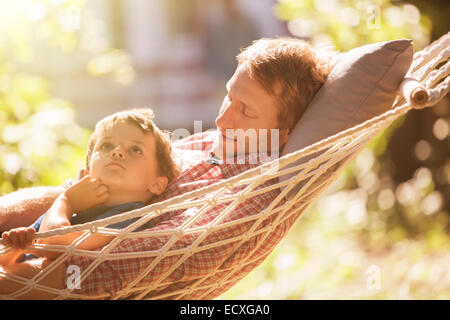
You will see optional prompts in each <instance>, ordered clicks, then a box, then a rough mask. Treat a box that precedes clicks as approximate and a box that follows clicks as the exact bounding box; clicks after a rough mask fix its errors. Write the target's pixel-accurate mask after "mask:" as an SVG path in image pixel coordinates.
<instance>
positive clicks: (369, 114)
mask: <svg viewBox="0 0 450 320" xmlns="http://www.w3.org/2000/svg"><path fill="white" fill-rule="evenodd" d="M412 57H413V47H412V41H411V40H406V39H402V40H393V41H386V42H379V43H374V44H369V45H365V46H361V47H358V48H355V49H352V50H350V51H348V52H346V53H343V54H341V55H339V56H338V58H337V61H336V63H335V64H334V66H333V69H332V71H331V73H330V74H329V76H328V79H327V81H326V82H325V83H324V84H323V86H322V88H321V89H320V90H319V91H318V92H317V94H316V96H315V97H314V99H313V101H312V102H311V104H310V105H309V106H308V108H307V110H306V112H305V113H304V115H303V116H302V118H301V119H300V120H299V122H298V123H297V125H296V126H295V128H294V129H293V130H292V132H291V134H290V136H289V140H288V142H287V143H286V145H285V147H284V148H283V151H282V153H281V155H282V156H284V155H286V154H289V153H291V152H294V151H297V150H300V149H302V148H304V147H306V146H308V145H311V144H313V143H316V142H318V141H320V140H322V139H324V138H327V137H330V136H332V135H334V134H336V133H339V132H341V131H343V130H345V129H348V128H351V127H353V126H355V125H357V124H360V123H362V122H364V121H366V120H369V119H371V118H373V117H374V116H377V115H380V114H382V113H384V112H385V111H387V110H389V109H390V107H391V106H392V104H393V102H394V100H395V97H396V95H397V93H398V90H399V86H400V83H401V81H402V80H403V78H404V77H405V75H406V73H407V71H408V69H409V67H410V65H411V62H412ZM307 160H308V159H301V160H299V161H297V163H294V164H293V165H298V164H300V163H302V162H305V161H307ZM291 166H292V165H291ZM337 169H338V168H336V166H335V167H334V170H337ZM295 174H297V172H294V173H292V174H288V175H283V176H281V177H280V180H281V181H286V180H287V179H290V178H291V177H292V176H293V175H295ZM297 189H298V188H297Z"/></svg>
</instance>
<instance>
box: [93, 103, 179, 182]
mask: <svg viewBox="0 0 450 320" xmlns="http://www.w3.org/2000/svg"><path fill="white" fill-rule="evenodd" d="M153 117H154V115H153V111H152V110H151V109H149V108H138V109H131V110H125V111H119V112H116V113H114V114H112V115H109V116H107V117H105V118H103V119H102V120H100V121H99V122H97V124H96V125H95V129H94V133H93V134H92V135H91V137H90V139H89V142H88V148H87V153H86V168H87V169H88V170H89V162H90V159H91V155H92V152H93V150H94V147H95V144H96V143H97V140H98V138H99V136H100V135H101V134H103V132H105V131H106V130H108V129H110V128H112V127H114V126H116V125H118V124H121V123H124V122H128V123H131V124H133V125H135V126H137V127H138V128H139V129H141V130H142V132H144V133H151V134H152V135H153V137H154V138H155V149H156V160H157V162H158V163H157V165H158V174H160V175H162V176H166V177H167V178H168V180H169V182H170V181H172V180H173V179H174V178H176V176H177V175H178V167H177V165H176V164H175V162H174V160H173V158H172V147H171V144H170V134H169V133H168V132H166V131H163V130H161V129H159V128H158V127H157V126H156V125H155V124H154V123H153Z"/></svg>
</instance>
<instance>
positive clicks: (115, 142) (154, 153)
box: [0, 109, 178, 265]
mask: <svg viewBox="0 0 450 320" xmlns="http://www.w3.org/2000/svg"><path fill="white" fill-rule="evenodd" d="M152 118H153V112H152V111H151V110H150V109H134V110H129V111H122V112H117V113H115V114H113V115H110V116H108V117H106V118H104V119H103V120H101V121H99V122H98V123H97V125H96V127H95V130H94V133H93V134H92V136H91V138H90V140H89V143H88V150H87V155H86V168H87V170H86V172H85V176H84V177H83V178H82V179H81V180H78V181H76V182H75V183H73V184H71V185H70V186H68V187H67V189H66V190H65V192H63V193H62V194H61V195H60V196H59V197H58V198H57V199H56V201H55V202H54V203H53V205H52V206H51V208H50V209H49V210H48V211H47V212H46V213H45V214H44V215H43V216H41V217H40V218H39V219H38V220H37V221H36V222H35V223H34V224H33V225H32V226H30V227H22V228H15V229H12V230H9V231H7V232H4V233H3V234H2V238H3V239H4V241H5V243H6V244H7V245H9V246H11V247H13V248H14V250H12V251H9V252H7V253H5V254H3V255H1V256H0V265H9V264H14V263H16V262H18V261H20V260H23V259H30V258H33V257H35V256H33V255H28V254H26V255H24V253H25V250H26V249H27V248H28V247H29V246H30V245H31V243H32V239H33V236H34V234H35V233H36V231H47V230H52V229H55V228H59V227H63V226H70V225H73V224H80V223H85V222H89V221H93V220H98V219H103V218H107V217H110V216H113V215H116V214H120V213H122V212H126V211H129V210H133V209H136V208H139V207H142V206H144V205H145V204H146V203H148V202H149V201H151V200H152V198H153V197H154V196H157V195H160V194H161V193H162V192H163V191H164V190H165V189H166V187H167V184H168V183H169V182H170V181H171V180H172V179H174V178H175V177H176V175H177V173H178V169H177V166H176V165H175V163H174V161H173V159H172V157H171V147H170V141H169V140H168V139H167V138H166V137H165V135H164V133H163V132H162V131H161V130H160V129H158V128H157V127H156V126H155V125H154V123H153V121H152ZM135 220H136V219H130V220H127V221H123V222H120V223H116V224H113V225H109V226H107V227H109V228H115V229H121V228H124V227H126V226H127V225H129V224H131V223H132V222H134V221H135ZM148 227H149V225H147V224H146V225H143V226H140V227H139V228H138V229H137V230H136V231H139V230H142V229H145V228H148ZM81 234H82V232H73V233H69V234H65V235H60V236H53V237H49V238H46V239H40V240H39V241H38V242H39V243H44V244H58V245H69V244H71V243H72V241H73V240H74V239H76V238H78V237H79V236H80V235H81ZM112 239H113V237H112V236H104V235H94V236H92V237H90V238H89V239H88V240H86V241H84V242H83V243H81V244H80V246H78V248H79V249H85V250H90V249H95V248H98V247H103V246H104V245H106V244H107V243H109V242H110V241H111V240H112ZM28 251H29V252H32V251H30V250H28ZM33 254H37V253H36V251H35V252H33ZM59 254H60V253H54V252H44V253H43V252H42V251H41V252H39V255H41V256H45V257H48V258H51V259H52V258H55V257H56V256H58V255H59Z"/></svg>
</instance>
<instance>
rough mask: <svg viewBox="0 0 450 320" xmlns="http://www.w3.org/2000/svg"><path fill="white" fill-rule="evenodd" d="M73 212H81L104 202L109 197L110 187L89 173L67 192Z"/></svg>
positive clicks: (65, 194)
mask: <svg viewBox="0 0 450 320" xmlns="http://www.w3.org/2000/svg"><path fill="white" fill-rule="evenodd" d="M64 196H65V197H66V198H67V200H68V202H69V204H70V206H71V207H72V209H73V212H76V213H80V212H82V211H84V210H87V209H90V208H93V207H95V206H98V205H100V204H102V203H104V202H105V201H106V200H107V199H108V198H109V191H108V187H107V186H106V185H104V184H102V183H101V181H100V179H96V178H93V177H91V176H89V175H87V176H85V177H84V178H82V179H81V180H79V181H77V182H75V183H74V184H72V185H71V186H70V187H69V188H68V189H67V190H66V191H65V192H64Z"/></svg>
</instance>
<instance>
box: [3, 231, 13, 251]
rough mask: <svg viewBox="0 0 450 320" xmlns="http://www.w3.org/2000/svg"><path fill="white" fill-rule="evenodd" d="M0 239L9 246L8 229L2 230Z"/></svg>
mask: <svg viewBox="0 0 450 320" xmlns="http://www.w3.org/2000/svg"><path fill="white" fill-rule="evenodd" d="M2 239H3V241H4V242H5V244H6V245H7V246H9V247H10V246H11V240H10V239H9V232H8V231H5V232H3V233H2Z"/></svg>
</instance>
